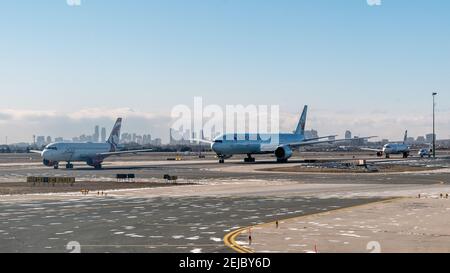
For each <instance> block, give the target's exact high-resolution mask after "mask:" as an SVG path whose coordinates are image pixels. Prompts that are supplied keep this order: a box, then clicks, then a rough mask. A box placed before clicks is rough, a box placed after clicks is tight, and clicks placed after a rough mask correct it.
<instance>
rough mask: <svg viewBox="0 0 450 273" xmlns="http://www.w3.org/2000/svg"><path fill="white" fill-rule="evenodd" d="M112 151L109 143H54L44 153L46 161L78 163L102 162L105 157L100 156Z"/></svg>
mask: <svg viewBox="0 0 450 273" xmlns="http://www.w3.org/2000/svg"><path fill="white" fill-rule="evenodd" d="M110 151H111V145H110V144H109V143H64V142H60V143H52V144H50V145H48V146H47V147H46V148H45V149H44V151H43V152H42V158H43V159H44V160H48V161H53V162H60V161H66V162H76V161H83V162H88V161H89V160H93V161H95V160H98V161H101V160H103V159H104V157H100V156H98V154H101V153H106V152H110Z"/></svg>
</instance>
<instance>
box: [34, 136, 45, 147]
mask: <svg viewBox="0 0 450 273" xmlns="http://www.w3.org/2000/svg"><path fill="white" fill-rule="evenodd" d="M36 145H37V146H38V147H41V146H44V145H45V136H38V137H37V138H36Z"/></svg>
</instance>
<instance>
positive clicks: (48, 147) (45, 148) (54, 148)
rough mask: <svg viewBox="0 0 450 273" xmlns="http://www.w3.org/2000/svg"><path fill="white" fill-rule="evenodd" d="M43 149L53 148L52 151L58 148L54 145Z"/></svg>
mask: <svg viewBox="0 0 450 273" xmlns="http://www.w3.org/2000/svg"><path fill="white" fill-rule="evenodd" d="M45 149H47V150H54V151H56V150H58V148H56V147H55V146H50V147H47V148H45Z"/></svg>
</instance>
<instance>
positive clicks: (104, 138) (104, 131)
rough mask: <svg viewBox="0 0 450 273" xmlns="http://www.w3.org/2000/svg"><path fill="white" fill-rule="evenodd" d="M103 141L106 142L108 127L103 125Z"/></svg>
mask: <svg viewBox="0 0 450 273" xmlns="http://www.w3.org/2000/svg"><path fill="white" fill-rule="evenodd" d="M101 142H102V143H103V142H106V128H105V127H103V128H102V137H101Z"/></svg>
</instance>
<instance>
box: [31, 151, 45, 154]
mask: <svg viewBox="0 0 450 273" xmlns="http://www.w3.org/2000/svg"><path fill="white" fill-rule="evenodd" d="M28 152H30V153H33V154H42V151H38V150H29V151H28Z"/></svg>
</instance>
